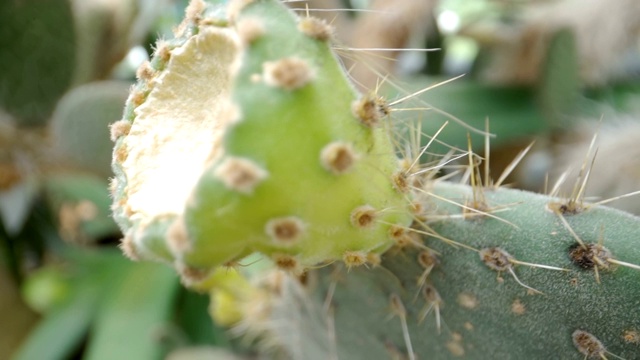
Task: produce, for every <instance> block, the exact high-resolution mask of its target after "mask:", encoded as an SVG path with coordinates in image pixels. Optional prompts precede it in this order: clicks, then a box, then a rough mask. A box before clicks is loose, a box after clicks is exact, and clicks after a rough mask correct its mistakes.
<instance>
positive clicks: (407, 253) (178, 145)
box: [111, 0, 640, 359]
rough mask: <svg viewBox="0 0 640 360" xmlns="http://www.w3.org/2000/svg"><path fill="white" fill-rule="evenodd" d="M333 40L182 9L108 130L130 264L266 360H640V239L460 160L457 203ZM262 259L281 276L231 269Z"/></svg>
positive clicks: (582, 207) (286, 17)
mask: <svg viewBox="0 0 640 360" xmlns="http://www.w3.org/2000/svg"><path fill="white" fill-rule="evenodd" d="M330 39H331V29H330V27H329V26H328V25H327V24H326V23H324V22H322V21H318V20H314V19H313V18H309V17H301V18H297V17H296V16H294V15H292V13H291V12H289V11H288V10H287V9H286V8H285V7H284V6H283V5H282V4H280V2H279V1H276V0H255V1H248V0H244V1H231V2H229V4H220V3H218V2H216V3H215V4H211V5H210V4H207V3H204V2H203V1H201V0H194V1H192V2H191V4H190V6H189V7H188V8H187V13H186V18H185V20H184V22H183V23H182V24H181V25H180V26H179V27H178V28H177V30H176V38H175V39H173V40H169V41H160V42H158V44H157V47H156V52H155V55H154V57H153V59H152V60H151V61H150V62H149V63H146V64H144V65H143V66H142V67H141V68H140V70H139V71H138V78H139V82H138V84H137V85H136V86H135V87H134V88H133V90H132V91H131V94H130V96H129V99H128V100H127V105H126V108H125V113H124V117H123V119H122V120H120V121H118V122H116V123H114V124H112V126H111V134H112V139H113V140H114V141H115V148H114V152H113V170H114V172H115V174H116V177H115V178H114V180H113V182H112V188H111V190H112V194H113V197H114V204H113V211H114V217H115V219H116V221H117V222H118V224H119V225H120V227H121V228H122V230H123V232H124V234H125V237H124V239H123V243H122V247H123V250H124V252H125V253H126V254H127V255H128V256H129V257H131V258H134V259H150V260H160V261H164V262H167V263H170V264H172V265H173V266H175V267H176V269H177V270H178V272H179V273H180V275H181V276H182V279H183V282H184V283H185V284H187V285H188V286H191V287H193V288H196V289H199V290H210V291H211V294H212V299H213V306H212V308H211V312H212V314H213V315H214V318H216V319H217V320H218V321H219V322H221V323H225V324H237V327H238V329H240V330H242V331H243V332H244V333H246V334H247V335H249V336H251V337H257V338H259V339H261V340H263V341H262V343H263V344H266V345H267V348H268V349H269V350H270V351H271V353H270V354H271V355H272V356H274V357H283V358H296V359H316V358H317V359H331V358H341V359H351V358H381V356H383V354H389V357H391V358H404V357H407V358H410V359H415V358H418V357H420V358H426V357H429V356H432V357H434V358H449V357H464V356H466V357H467V358H473V359H484V358H486V359H493V358H513V359H518V358H524V357H529V358H530V357H532V356H535V357H536V358H567V359H571V358H576V359H580V358H585V357H586V358H594V359H595V358H606V357H614V356H621V357H625V358H627V359H631V358H633V356H637V353H639V352H640V348H639V344H638V343H639V342H640V340H639V338H640V335H639V333H638V332H639V331H640V314H639V313H638V308H639V304H638V300H637V299H640V272H638V271H637V270H638V269H639V268H640V267H639V266H637V265H633V264H637V263H640V250H638V249H637V246H634V242H636V241H637V240H636V239H637V238H638V236H639V235H640V233H639V232H638V229H640V227H639V226H638V225H640V221H639V220H638V219H637V218H633V217H631V216H629V215H627V214H624V213H621V212H617V211H613V210H607V209H601V208H598V207H597V206H590V205H588V204H586V203H583V199H582V196H581V194H582V190H580V191H576V194H574V195H573V196H572V197H571V199H570V200H558V199H554V198H551V197H544V196H538V195H532V194H527V193H524V192H519V191H514V190H505V189H501V188H499V186H498V185H499V184H500V183H501V182H502V181H501V180H499V181H498V182H497V185H491V186H488V185H487V184H485V185H484V186H483V184H482V183H481V182H480V180H479V176H477V168H476V165H475V162H476V161H477V160H478V159H477V157H475V156H474V155H472V154H468V157H469V163H470V164H469V166H468V168H467V174H468V177H469V178H470V179H471V186H463V185H453V184H450V183H447V182H445V181H442V180H433V177H435V173H434V172H435V171H437V169H439V168H440V167H441V164H436V165H435V166H433V168H435V170H433V171H430V170H429V167H428V166H426V165H420V164H416V162H417V160H418V159H419V158H420V156H421V155H422V154H421V151H420V149H419V146H417V145H416V141H409V145H408V146H405V145H404V143H403V142H402V140H400V139H398V137H397V136H396V135H394V134H395V130H394V126H392V125H391V122H390V120H389V118H390V113H391V112H392V111H393V110H394V109H393V106H394V105H395V104H397V103H399V102H398V101H396V102H391V103H387V102H386V101H385V100H384V99H382V98H381V97H379V96H378V95H377V94H375V93H371V94H365V95H358V94H357V92H356V91H355V90H354V88H353V87H352V86H351V85H350V83H349V81H348V79H347V77H346V75H345V73H344V71H343V69H342V68H341V67H340V66H339V63H338V61H337V59H336V57H335V54H334V52H333V50H332V45H331V44H330ZM418 136H419V135H418ZM398 144H400V145H398ZM405 148H408V150H406V149H405ZM398 154H401V155H402V156H401V157H398ZM445 159H446V158H445ZM486 178H487V177H486V176H485V179H486ZM485 182H488V181H487V180H485ZM256 252H257V253H261V254H262V255H263V256H264V257H266V258H269V259H270V261H271V263H272V264H273V265H274V266H275V267H277V268H279V269H280V270H273V269H269V264H267V260H263V261H261V262H259V263H258V264H257V265H256V266H257V267H258V269H255V267H256V266H250V267H249V268H241V267H240V268H239V270H238V271H236V270H233V269H232V268H234V267H237V265H239V264H240V261H241V260H242V259H245V260H244V261H243V263H245V262H250V260H248V259H246V257H247V256H248V255H250V254H252V253H256ZM381 257H382V259H381ZM334 263H337V264H334ZM359 265H364V266H359ZM314 267H324V268H323V269H320V270H311V269H312V268H314ZM265 268H266V269H265ZM281 270H285V272H279V271H281ZM239 274H240V275H243V274H244V275H246V276H247V278H248V279H247V278H245V277H243V276H239ZM260 279H261V281H259V280H260ZM256 282H258V285H256ZM391 317H395V318H397V319H388V318H391ZM385 319H387V321H385ZM392 322H396V324H393V325H392ZM294 335H295V336H294ZM263 350H264V351H267V350H265V349H264V348H263Z"/></svg>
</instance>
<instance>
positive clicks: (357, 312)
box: [240, 183, 640, 360]
mask: <svg viewBox="0 0 640 360" xmlns="http://www.w3.org/2000/svg"><path fill="white" fill-rule="evenodd" d="M469 190H470V189H469V188H468V187H466V186H460V185H453V184H447V183H438V184H436V185H435V186H434V188H433V189H432V192H433V194H434V196H440V197H443V198H446V199H448V200H453V201H456V202H459V203H462V204H464V203H465V201H466V200H469V198H471V197H472V194H471V192H470V191H469ZM485 194H486V201H487V205H488V206H489V207H493V208H499V207H501V206H505V205H506V210H505V211H502V212H498V213H495V214H494V215H495V216H498V217H499V218H500V219H501V220H500V219H496V218H490V217H486V216H484V217H469V216H467V217H466V218H465V217H464V216H463V211H461V207H460V206H457V205H454V204H452V203H449V202H447V201H443V200H439V199H437V198H435V197H431V200H429V201H428V203H427V204H426V205H429V206H431V207H432V209H433V210H434V211H433V214H432V217H433V218H434V219H435V218H437V217H438V216H445V217H447V218H448V219H446V220H438V221H435V220H434V221H433V222H432V223H431V227H432V229H433V230H435V231H437V232H438V233H439V235H440V236H442V237H443V238H447V239H449V240H453V241H455V242H457V243H458V245H456V244H454V243H452V242H447V241H445V240H443V239H440V238H434V237H426V240H425V246H426V248H422V249H421V248H415V247H413V248H404V249H397V248H393V249H391V250H390V251H388V252H387V253H385V254H384V255H383V257H382V263H381V265H380V266H379V267H377V268H374V269H366V268H358V269H351V270H350V271H347V270H346V269H344V268H342V269H340V268H338V269H336V268H335V267H328V268H326V269H322V270H319V271H316V272H312V273H310V274H309V275H308V276H307V281H306V285H301V284H300V283H299V282H298V281H297V280H296V279H291V278H286V277H284V276H283V277H282V279H281V280H280V284H279V286H275V287H274V286H273V284H272V283H266V285H265V286H266V288H270V289H273V288H280V290H279V291H277V292H271V293H270V295H269V296H268V297H267V298H268V303H269V304H270V305H269V310H267V311H266V312H267V313H268V314H269V320H268V321H265V320H262V321H261V322H260V323H259V324H255V321H252V320H253V318H255V313H253V312H251V310H252V309H253V310H255V305H254V306H253V307H246V305H245V307H243V308H244V309H249V310H245V311H247V313H245V318H244V320H243V321H242V322H240V324H241V325H243V326H246V327H248V329H249V330H247V331H248V333H252V329H253V328H254V327H255V326H258V328H259V329H260V330H261V334H262V336H264V337H265V338H266V339H268V340H265V342H267V343H278V344H279V345H281V348H280V351H284V353H285V354H286V356H285V358H286V357H291V358H297V359H303V358H304V359H331V358H334V359H335V358H338V359H357V358H363V359H364V358H375V359H383V358H410V357H409V355H408V348H409V346H408V344H409V343H408V342H407V339H409V340H410V344H411V345H410V346H411V348H412V349H413V352H414V354H415V358H416V359H458V358H460V359H576V360H580V359H585V358H587V359H602V358H608V359H613V358H617V357H616V356H620V357H622V358H624V359H638V356H639V355H638V354H640V271H638V269H634V268H633V265H630V264H627V265H625V264H622V263H620V262H627V263H633V264H638V263H640V248H639V247H638V239H640V219H638V218H636V217H633V216H631V215H629V214H626V213H623V212H620V211H617V210H612V209H605V208H592V209H588V210H586V211H583V212H582V213H580V214H574V215H565V219H566V220H567V223H568V224H569V225H570V227H571V229H572V230H573V231H574V232H575V234H576V235H578V237H579V238H580V239H581V241H582V242H583V243H584V244H585V246H586V247H587V248H588V249H594V248H596V247H598V248H597V249H600V251H594V252H591V253H589V251H585V252H580V251H578V252H575V249H580V245H579V244H578V242H577V240H576V238H575V237H574V235H572V234H571V232H570V231H569V230H568V228H567V226H566V225H564V224H563V221H562V220H561V219H560V217H559V215H558V214H557V213H554V212H553V211H550V210H549V209H548V205H549V204H550V203H551V204H552V207H553V199H551V198H549V197H545V196H541V195H534V194H530V193H525V192H521V191H516V190H508V189H499V190H491V191H486V193H485ZM507 222H509V223H510V224H509V223H507ZM496 248H498V249H496ZM473 249H475V250H473ZM572 249H573V250H574V252H573V253H572ZM579 253H581V254H582V255H580V256H578V255H577V254H579ZM498 254H500V255H498ZM589 254H591V255H589ZM483 255H485V256H484V257H483ZM488 255H493V256H488ZM502 255H506V256H505V257H502ZM572 257H573V258H572ZM597 257H598V258H597ZM596 258H597V259H596ZM500 260H503V262H502V263H501V262H500ZM525 262H526V263H529V264H530V265H526V264H524V263H525ZM599 262H600V264H599V265H598V263H599ZM629 265H630V266H629ZM550 267H554V268H556V269H551V268H550ZM496 268H499V269H500V271H498V270H496ZM558 269H565V270H558ZM596 269H597V270H598V271H597V274H596V271H595V270H596ZM425 275H426V276H425ZM516 277H517V278H516ZM396 296H397V297H396ZM394 297H395V299H396V300H395V302H394V301H392V300H391V299H393V298H394ZM265 301H267V300H265ZM398 304H401V306H399V305H398ZM292 309H295V310H292ZM248 314H252V316H247V315H248ZM402 316H404V317H405V319H406V327H407V331H406V332H403V324H402V322H403V321H405V320H402ZM291 334H296V335H295V336H292V335H291ZM310 349H315V351H316V352H313V353H311V352H307V351H308V350H310ZM614 355H615V356H614ZM603 356H604V357H603Z"/></svg>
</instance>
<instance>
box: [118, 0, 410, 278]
mask: <svg viewBox="0 0 640 360" xmlns="http://www.w3.org/2000/svg"><path fill="white" fill-rule="evenodd" d="M330 37H331V29H330V27H329V26H328V25H327V24H326V23H324V22H322V21H318V20H315V19H312V18H301V19H298V18H296V17H294V16H293V15H292V14H291V13H290V12H289V11H288V10H287V9H286V8H285V7H284V6H283V5H282V4H280V3H279V2H278V1H275V0H264V1H232V2H231V3H230V4H229V5H228V6H226V7H221V6H218V5H207V4H205V3H204V2H202V1H194V2H192V4H191V5H190V7H189V8H188V9H187V17H186V19H185V21H184V23H183V24H182V25H181V26H180V27H179V29H178V30H177V37H176V39H174V40H171V41H163V42H159V43H158V45H157V49H156V54H155V56H154V58H153V59H152V61H151V62H150V63H149V64H145V65H143V67H141V68H140V70H139V73H138V75H139V82H138V84H137V85H136V87H135V88H134V89H133V90H132V92H131V95H130V97H129V99H128V101H127V107H126V109H125V115H124V119H123V120H121V121H118V122H116V123H115V124H113V125H112V127H111V129H112V135H113V139H114V140H115V141H116V145H115V150H114V156H113V169H114V172H115V173H116V177H115V179H114V182H113V193H114V198H115V202H114V209H113V210H114V214H115V218H116V220H117V221H118V223H119V224H120V225H121V227H122V228H123V230H124V232H125V233H126V237H125V239H124V242H123V248H124V249H125V251H126V253H127V254H128V255H130V256H131V257H134V258H149V259H160V260H165V261H168V262H172V263H174V264H175V266H176V267H177V269H178V270H179V271H180V273H181V275H182V276H183V278H184V279H185V281H186V282H188V283H196V282H198V281H200V280H203V279H204V278H205V277H206V275H207V274H208V273H210V271H211V270H212V269H214V268H215V267H217V266H220V265H222V264H232V263H234V262H235V261H237V260H239V259H241V258H243V257H245V256H246V255H248V254H250V253H252V252H256V251H259V252H261V253H263V254H266V255H268V256H269V257H270V258H272V259H273V260H274V261H275V263H276V264H278V266H280V267H281V268H285V269H289V270H294V271H301V270H303V269H304V268H307V267H310V266H314V265H316V264H319V263H322V262H330V261H344V262H345V263H346V264H347V265H348V266H355V265H362V264H364V263H366V262H377V260H378V259H379V254H381V253H383V252H384V251H386V250H387V249H388V248H389V247H390V246H391V245H393V244H394V242H395V241H396V240H397V239H401V238H403V237H405V236H406V234H405V233H404V231H403V230H402V229H403V228H405V227H407V226H408V225H409V224H410V222H411V219H412V209H413V208H412V206H411V204H410V202H409V201H408V199H410V198H411V196H410V194H408V190H409V185H408V183H407V182H408V180H407V173H406V170H407V169H406V168H405V167H403V166H407V165H403V164H402V163H401V162H400V161H399V160H398V159H397V157H396V156H395V153H394V147H393V143H392V138H391V136H390V131H389V124H388V123H387V122H386V121H385V119H384V118H385V115H387V112H388V108H387V107H386V105H385V103H384V102H382V100H381V99H379V98H378V97H376V96H375V95H364V96H361V95H359V94H358V93H357V92H356V91H355V90H354V89H353V87H352V86H351V85H350V83H349V81H348V80H347V78H346V76H345V72H344V71H343V69H342V68H341V67H340V66H339V64H338V62H337V61H336V58H335V55H334V53H333V52H332V49H331V45H330V43H329V39H330Z"/></svg>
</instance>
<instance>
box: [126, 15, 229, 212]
mask: <svg viewBox="0 0 640 360" xmlns="http://www.w3.org/2000/svg"><path fill="white" fill-rule="evenodd" d="M239 52H240V41H239V39H238V38H237V36H236V35H235V34H234V33H233V31H231V30H227V29H220V28H206V29H203V30H202V32H200V33H199V34H198V35H197V36H194V37H192V38H191V39H189V40H188V41H187V42H186V43H185V44H184V45H183V46H182V47H180V48H177V49H175V50H173V51H172V54H171V59H170V61H169V63H168V65H167V68H166V69H165V70H164V71H163V73H162V75H161V76H160V77H159V79H158V84H157V86H156V87H155V88H154V89H153V91H152V92H151V93H150V94H149V97H148V98H147V100H146V101H145V102H144V103H143V104H142V105H141V106H140V107H138V108H137V109H136V118H135V121H134V123H133V124H132V125H131V129H130V130H129V134H128V135H127V137H126V138H125V143H126V145H127V149H128V151H129V152H128V155H127V158H126V160H125V161H124V163H123V164H122V166H123V169H124V172H125V174H126V177H127V179H128V184H127V194H126V195H127V198H128V205H129V206H130V208H131V210H132V212H133V213H134V214H135V215H134V216H140V217H147V216H151V217H157V216H159V215H162V214H177V215H179V214H182V212H183V211H184V208H185V204H186V201H187V198H188V196H189V195H190V193H191V191H192V190H193V188H194V186H195V185H196V183H197V181H198V179H199V178H200V176H201V174H202V173H203V171H204V169H205V168H206V166H207V165H208V164H209V163H210V162H211V161H214V160H216V159H218V158H219V157H220V156H222V154H223V149H222V147H221V146H222V145H221V138H222V137H223V136H224V132H225V130H226V128H227V125H228V124H229V123H230V122H233V121H236V120H237V119H235V118H231V116H230V115H232V114H231V113H230V112H229V111H228V109H229V108H230V107H231V106H230V104H229V103H230V102H231V100H230V87H231V82H232V78H233V76H234V75H235V73H236V72H237V69H238V67H239V61H240V60H239Z"/></svg>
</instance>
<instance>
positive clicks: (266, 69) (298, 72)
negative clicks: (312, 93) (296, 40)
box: [262, 57, 315, 91]
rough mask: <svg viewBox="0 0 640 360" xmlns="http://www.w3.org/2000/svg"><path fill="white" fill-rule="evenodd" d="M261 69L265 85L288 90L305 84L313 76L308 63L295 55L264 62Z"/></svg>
mask: <svg viewBox="0 0 640 360" xmlns="http://www.w3.org/2000/svg"><path fill="white" fill-rule="evenodd" d="M262 70H263V78H264V81H265V83H266V84H267V85H270V86H274V87H278V88H282V89H285V90H290V91H291V90H296V89H299V88H301V87H303V86H305V85H307V84H308V83H309V82H311V81H312V80H313V78H314V77H315V73H314V71H313V69H312V68H311V66H310V65H309V63H308V62H307V61H306V60H303V59H300V58H296V57H289V58H284V59H280V60H277V61H268V62H265V63H264V64H263V68H262Z"/></svg>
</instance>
